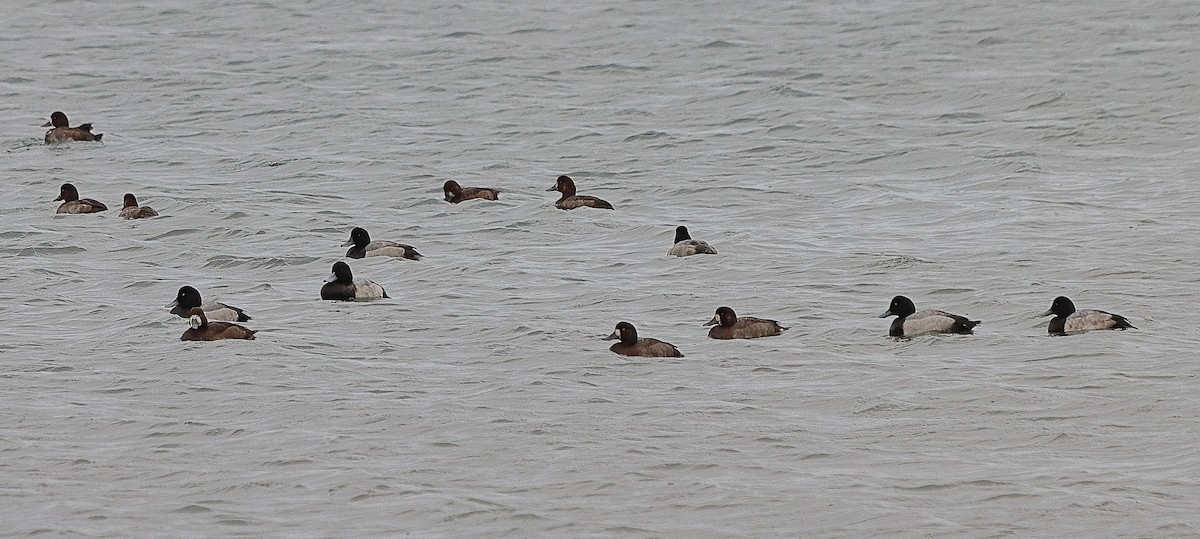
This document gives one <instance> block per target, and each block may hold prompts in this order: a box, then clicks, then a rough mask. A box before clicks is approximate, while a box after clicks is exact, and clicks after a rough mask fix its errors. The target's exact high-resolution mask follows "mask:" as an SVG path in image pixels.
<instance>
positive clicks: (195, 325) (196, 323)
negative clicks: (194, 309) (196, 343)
mask: <svg viewBox="0 0 1200 539" xmlns="http://www.w3.org/2000/svg"><path fill="white" fill-rule="evenodd" d="M188 325H189V326H191V327H192V329H200V317H199V316H198V315H194V314H193V315H192V317H191V318H189V319H188Z"/></svg>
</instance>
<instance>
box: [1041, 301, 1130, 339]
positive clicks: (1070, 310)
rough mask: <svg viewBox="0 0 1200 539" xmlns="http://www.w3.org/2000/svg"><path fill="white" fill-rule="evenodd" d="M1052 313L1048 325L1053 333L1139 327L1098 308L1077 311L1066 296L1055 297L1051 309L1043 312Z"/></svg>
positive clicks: (1048, 328) (1043, 314)
mask: <svg viewBox="0 0 1200 539" xmlns="http://www.w3.org/2000/svg"><path fill="white" fill-rule="evenodd" d="M1050 315H1054V318H1051V319H1050V325H1049V327H1047V331H1048V332H1049V333H1050V334H1051V335H1071V334H1077V333H1086V332H1088V331H1094V330H1099V329H1137V328H1136V327H1134V326H1133V324H1131V323H1129V320H1128V319H1126V318H1125V317H1124V316H1121V315H1119V314H1113V313H1110V312H1105V311H1100V310H1096V309H1084V310H1082V311H1076V310H1075V304H1074V303H1072V302H1071V300H1069V299H1067V297H1066V296H1058V297H1057V298H1054V302H1053V303H1051V304H1050V310H1048V311H1046V312H1044V313H1042V316H1050Z"/></svg>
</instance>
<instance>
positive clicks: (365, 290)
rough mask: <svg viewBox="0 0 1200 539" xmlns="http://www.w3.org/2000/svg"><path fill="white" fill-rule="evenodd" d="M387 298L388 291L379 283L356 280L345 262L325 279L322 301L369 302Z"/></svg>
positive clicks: (322, 288)
mask: <svg viewBox="0 0 1200 539" xmlns="http://www.w3.org/2000/svg"><path fill="white" fill-rule="evenodd" d="M387 297H388V295H387V291H386V290H384V289H383V287H382V286H380V285H379V284H378V283H375V282H374V281H370V280H367V279H355V278H354V274H353V273H351V271H350V265H349V264H347V263H345V262H337V263H335V264H334V265H333V272H332V273H330V274H329V277H326V278H325V284H324V285H322V286H321V299H327V300H336V301H367V300H372V299H381V298H387Z"/></svg>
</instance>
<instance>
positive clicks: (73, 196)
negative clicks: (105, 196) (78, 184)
mask: <svg viewBox="0 0 1200 539" xmlns="http://www.w3.org/2000/svg"><path fill="white" fill-rule="evenodd" d="M59 200H62V201H63V203H62V205H60V206H59V207H58V210H57V211H55V212H54V213H96V212H98V211H105V210H107V209H108V206H105V205H104V204H101V203H100V202H98V201H96V200H94V199H90V198H82V199H81V198H79V190H78V189H75V186H74V185H71V184H69V183H64V184H62V187H59V188H58V198H56V199H54V201H55V202H58V201H59Z"/></svg>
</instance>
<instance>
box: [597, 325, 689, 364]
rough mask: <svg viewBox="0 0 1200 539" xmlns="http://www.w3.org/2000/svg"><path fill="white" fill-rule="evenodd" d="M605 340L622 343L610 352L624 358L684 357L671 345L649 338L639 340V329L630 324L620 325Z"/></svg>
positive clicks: (615, 345)
mask: <svg viewBox="0 0 1200 539" xmlns="http://www.w3.org/2000/svg"><path fill="white" fill-rule="evenodd" d="M604 340H606V341H612V340H619V341H621V342H619V343H616V344H614V345H612V346H611V347H609V350H612V351H613V352H616V353H618V354H621V355H623V356H648V357H683V352H680V351H679V349H678V348H675V345H673V344H671V343H666V342H663V341H660V340H658V339H651V338H648V337H643V338H640V339H639V338H638V333H637V328H634V327H633V324H630V323H629V322H620V323H618V324H617V327H616V329H614V330H613V332H612V335H609V336H608V337H605V338H604Z"/></svg>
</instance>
